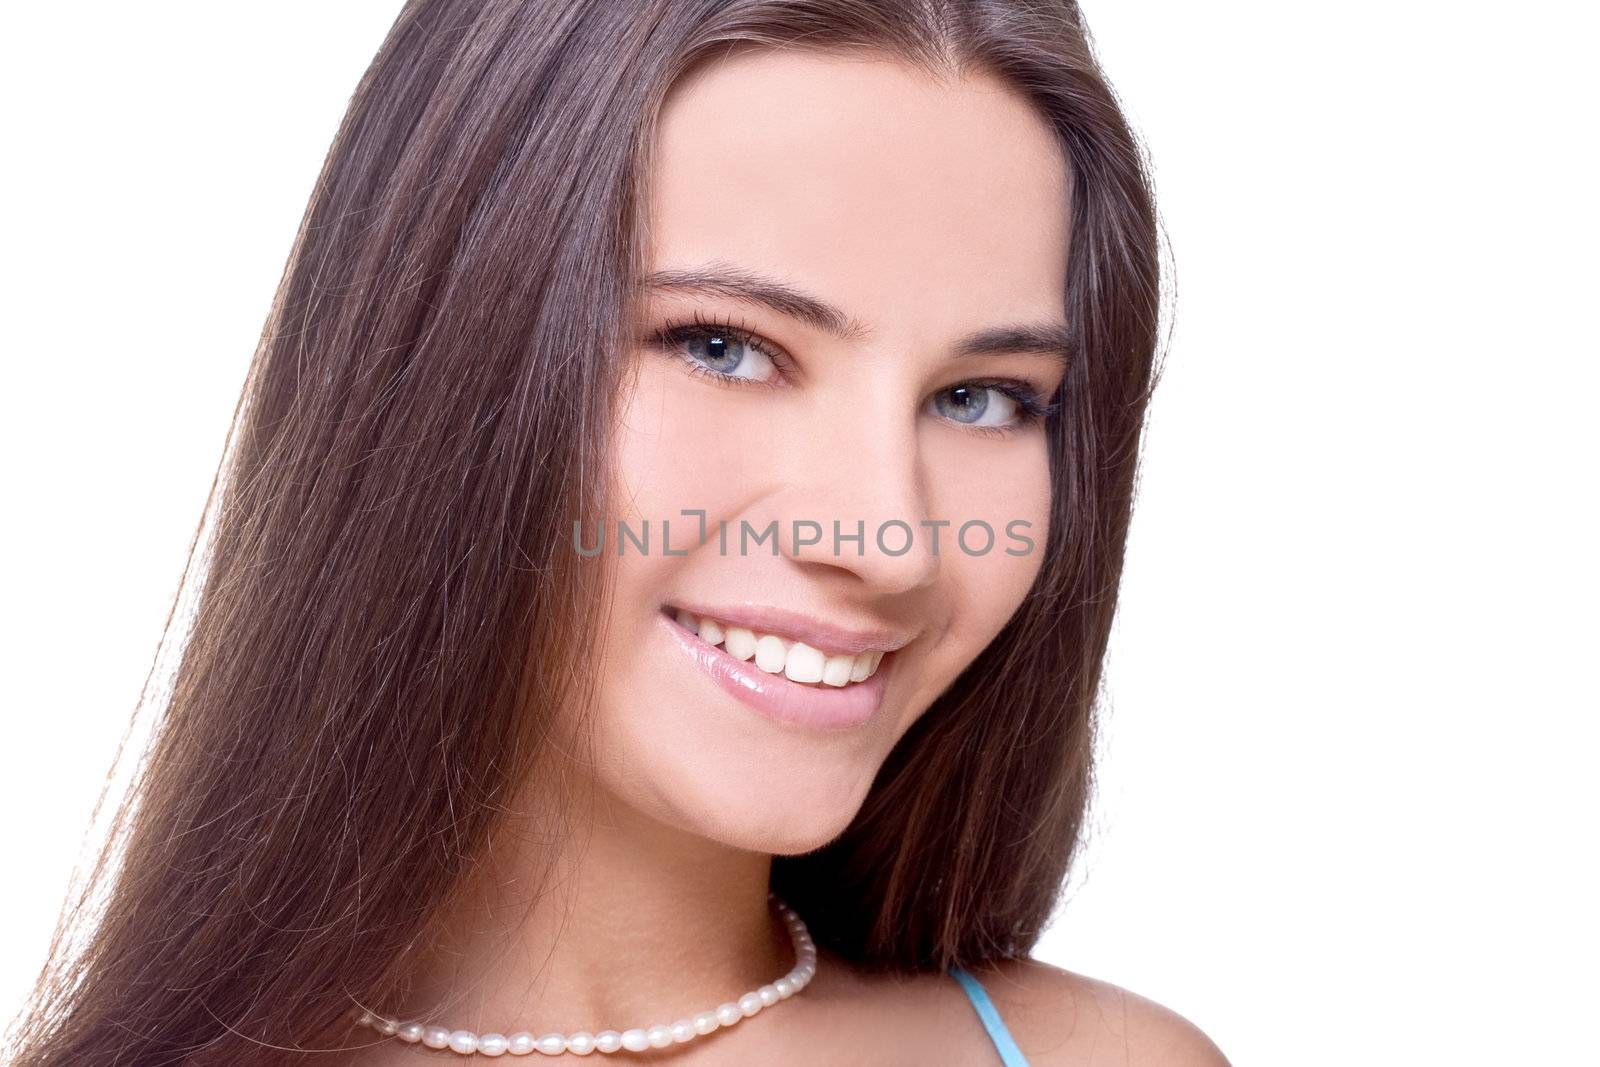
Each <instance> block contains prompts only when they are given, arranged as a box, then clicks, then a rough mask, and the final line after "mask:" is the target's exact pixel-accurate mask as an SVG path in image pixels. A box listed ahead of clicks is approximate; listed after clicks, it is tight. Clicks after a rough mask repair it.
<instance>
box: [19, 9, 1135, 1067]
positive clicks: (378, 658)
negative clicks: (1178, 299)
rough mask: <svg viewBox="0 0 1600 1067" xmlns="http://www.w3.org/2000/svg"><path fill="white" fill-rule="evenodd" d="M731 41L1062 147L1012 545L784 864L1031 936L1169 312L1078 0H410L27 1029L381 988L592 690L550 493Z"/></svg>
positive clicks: (170, 1019)
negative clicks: (657, 128) (1023, 113)
mask: <svg viewBox="0 0 1600 1067" xmlns="http://www.w3.org/2000/svg"><path fill="white" fill-rule="evenodd" d="M750 47H757V48H761V47H774V48H777V47H782V48H805V49H819V50H827V51H832V52H838V51H842V50H852V51H862V52H872V53H877V54H884V55H887V56H891V57H894V58H898V59H900V60H903V61H905V62H908V63H912V64H914V65H916V66H917V67H919V68H920V69H923V70H925V71H926V72H927V73H928V74H930V75H931V76H935V77H941V78H944V77H950V76H952V75H957V74H961V73H963V72H968V71H984V72H988V73H992V74H995V75H998V76H999V77H1000V78H1002V79H1004V80H1005V81H1006V82H1007V83H1008V84H1010V85H1011V86H1012V87H1013V88H1014V89H1015V90H1016V91H1017V92H1019V93H1021V94H1023V95H1024V96H1025V97H1026V98H1027V99H1028V100H1030V101H1031V102H1032V103H1033V104H1034V106H1035V107H1036V108H1037V109H1038V111H1039V112H1040V113H1041V114H1042V115H1043V116H1044V117H1045V118H1046V119H1047V121H1048V123H1049V126H1050V127H1051V129H1053V130H1054V132H1055V133H1056V135H1057V137H1058V138H1059V141H1060V145H1061V148H1062V150H1063V152H1064V153H1065V155H1066V158H1067V160H1068V162H1069V164H1070V169H1071V172H1072V177H1073V183H1072V196H1071V205H1070V211H1071V239H1070V248H1069V250H1068V264H1069V266H1068V277H1067V278H1066V280H1065V282H1066V308H1065V311H1066V317H1067V321H1068V322H1069V324H1070V326H1071V329H1072V330H1073V332H1074V339H1075V352H1074V358H1073V360H1072V361H1071V365H1070V369H1069V372H1068V374H1067V377H1066V380H1065V382H1064V383H1063V387H1062V393H1061V396H1060V397H1059V399H1060V400H1061V401H1062V402H1063V405H1064V407H1063V409H1062V411H1061V413H1060V414H1059V415H1058V416H1056V417H1054V418H1052V419H1051V421H1050V423H1049V425H1048V433H1049V435H1050V443H1051V450H1052V455H1051V468H1052V477H1053V496H1054V502H1053V511H1052V517H1051V527H1050V535H1049V538H1048V540H1047V543H1046V544H1045V545H1044V547H1043V552H1044V559H1043V563H1042V568H1041V571H1040V573H1039V576H1038V579H1037V581H1036V583H1035V586H1034V588H1033V589H1032V590H1031V592H1030V593H1029V595H1028V597H1027V599H1026V601H1025V602H1024V603H1023V604H1022V605H1021V607H1020V609H1019V610H1018V611H1017V613H1016V614H1015V616H1014V617H1013V618H1012V620H1011V621H1010V623H1009V624H1008V625H1007V626H1006V628H1005V630H1004V631H1003V632H1002V633H1001V634H1000V635H999V636H998V637H997V638H996V639H995V640H994V641H993V642H992V643H991V645H990V646H989V647H988V648H986V649H985V650H984V651H983V653H982V654H981V655H979V656H978V657H977V659H976V660H975V661H974V662H973V663H972V664H971V666H970V667H969V668H968V669H967V670H966V671H965V673H963V674H962V675H961V677H960V678H959V679H958V680H957V681H956V683H955V684H954V685H952V686H951V688H950V689H949V690H948V691H947V692H946V693H944V694H943V695H942V696H941V697H940V698H939V699H938V701H936V703H935V704H934V705H933V706H932V707H931V708H930V709H928V711H927V713H926V714H924V715H923V716H922V717H921V718H920V719H918V720H917V722H916V723H915V725H914V726H913V727H912V728H911V730H910V731H909V732H908V733H907V735H906V736H905V737H904V738H903V739H902V741H901V743H900V744H899V745H898V746H897V747H896V748H895V750H894V751H893V752H892V754H891V755H890V757H889V759H888V760H887V761H886V763H885V765H884V767H883V768H882V771H881V773H880V775H879V776H878V779H877V781H876V783H875V785H874V787H873V789H872V791H871V794H870V795H869V797H868V798H867V800H866V802H865V804H864V806H863V807H862V809H861V811H860V812H859V814H858V816H857V817H856V819H855V820H854V822H853V823H852V825H851V826H850V827H849V829H848V830H847V831H846V832H845V833H844V834H843V835H842V836H840V837H839V838H837V839H836V840H834V841H833V842H831V843H830V844H828V845H827V846H826V847H824V848H822V849H820V850H818V851H816V852H812V853H809V854H805V855H799V856H780V857H777V858H776V860H775V861H774V875H773V879H774V888H775V889H776V890H777V891H778V892H779V893H780V894H782V895H783V896H785V897H786V898H787V899H789V900H790V901H791V902H792V903H793V904H794V905H795V906H796V907H797V908H798V909H799V910H800V911H801V912H802V913H803V914H804V915H805V916H806V917H807V920H808V922H809V923H810V924H811V928H812V930H813V932H814V934H815V936H816V937H817V940H818V941H819V943H821V944H823V945H826V946H828V947H830V948H831V949H833V950H834V951H837V952H840V953H843V954H845V955H847V956H849V957H851V958H853V959H855V960H857V961H859V962H860V963H861V964H862V965H863V966H864V967H868V968H873V969H879V970H884V971H901V972H903V971H910V970H917V969H931V968H947V967H949V966H951V965H953V964H957V963H962V964H972V963H976V962H978V961H980V960H983V959H985V958H992V957H997V956H1016V955H1025V954H1026V953H1027V952H1028V951H1029V950H1030V948H1031V946H1032V945H1033V944H1034V942H1035V940H1036V939H1037V937H1038V936H1039V934H1040V932H1041V930H1042V928H1043V927H1044V926H1045V924H1046V923H1047V921H1048V920H1049V919H1050V918H1051V916H1052V913H1053V911H1054V909H1055V907H1056V905H1057V903H1058V900H1059V897H1060V893H1061V890H1062V885H1063V881H1064V879H1065V877H1066V874H1067V872H1068V870H1069V866H1070V864H1071V862H1072V859H1073V858H1074V855H1075V853H1076V850H1077V846H1078V842H1079V840H1080V831H1081V828H1082V825H1083V820H1084V813H1085V808H1086V804H1087V801H1088V797H1089V791H1090V781H1091V755H1092V750H1093V747H1094V746H1093V740H1094V712H1095V705H1096V693H1097V690H1098V686H1099V680H1100V674H1101V663H1102V659H1103V655H1104V652H1105V648H1106V643H1107V638H1108V635H1109V631H1110V627H1111V622H1112V615H1113V611H1114V609H1115V605H1116V601H1117V588H1118V584H1119V580H1120V574H1121V568H1122V560H1123V552H1124V544H1125V540H1126V533H1127V528H1128V522H1129V516H1130V510H1131V507H1132V497H1133V488H1134V479H1135V471H1136V465H1137V458H1138V446H1139V442H1140V437H1141V430H1142V426H1143V422H1144V415H1145V408H1146V402H1147V399H1148V396H1149V392H1150V389H1151V388H1152V386H1153V384H1154V381H1155V378H1156V376H1157V375H1156V370H1157V368H1156V356H1157V350H1158V340H1159V337H1158V334H1159V328H1158V319H1159V317H1160V316H1159V310H1160V308H1159V305H1160V291H1161V284H1160V283H1161V269H1160V255H1159V241H1158V237H1159V232H1160V231H1159V226H1158V223H1157V219H1156V214H1155V210H1154V205H1153V200H1152V195H1151V190H1150V186H1149V181H1148V169H1147V164H1146V163H1145V161H1144V154H1143V152H1142V150H1141V148H1140V146H1139V144H1138V142H1137V140H1136V139H1135V137H1134V136H1133V134H1132V133H1131V131H1130V130H1129V128H1128V126H1127V124H1126V122H1125V120H1124V118H1123V116H1122V114H1121V113H1120V110H1119V107H1118V105H1117V102H1116V99H1115V97H1114V95H1113V93H1112V92H1111V90H1110V88H1109V87H1108V85H1107V83H1106V81H1105V79H1104V77H1103V76H1102V74H1101V72H1100V70H1099V68H1098V64H1097V62H1096V60H1095V58H1094V55H1093V52H1092V49H1091V47H1090V43H1089V39H1088V37H1087V31H1086V29H1085V27H1084V25H1083V22H1082V19H1081V17H1080V14H1079V12H1078V10H1077V8H1076V5H1075V4H1073V3H1070V2H1068V0H973V2H959V0H920V2H919V0H801V2H796V0H783V2H776V0H411V2H409V3H407V4H406V5H405V8H404V10H403V11H402V12H401V13H400V15H399V18H398V20H397V21H396V22H395V24H394V27H393V29H392V30H391V31H390V33H389V35H388V37H387V39H386V40H385V41H384V43H383V45H382V47H381V49H380V50H379V52H378V54H377V56H376V58H375V59H374V60H373V62H372V64H371V66H370V68H369V69H368V70H367V72H366V74H365V75H364V76H363V78H362V79H361V82H360V85H359V87H358V88H357V90H356V92H355V94H354V96H353V98H352V100H351V102H350V106H349V110H348V113H347V114H346V116H345V118H344V121H343V123H342V125H341V127H340V129H339V132H338V135H337V137H336V139H335V141H334V143H333V146H332V148H331V150H330V151H329V153H328V156H327V159H326V161H325V163H324V165H323V168H322V173H321V175H320V177H319V179H318V181H317V184H316V188H315V191H314V193H313V194H312V197H311V200H310V203H309V205H308V207H307V210H306V213H305V216H304V219H303V222H302V224H301V227H300V231H299V235H298V238H297V240H296V242H295V245H294V248H293V251H292V253H291V255H290V257H289V261H288V264H287V267H286V269H285V271H284V275H283V278H282V281H281V283H280V286H279V289H278V292H277V294H276V298H275V300H274V304H273V307H272V311H271V314H270V317H269V320H268V322H267V324H266V329H265V331H264V333H263V336H262V339H261V343H260V345H259V347H258V349H257V351H256V354H255V358H254V361H253V363H252V365H251V368H250V371H249V376H248V380H247V381H246V383H245V386H244V389H243V392H242V394H241V397H240V402H239V407H238V409H237V411H236V413H235V419H234V425H233V430H232V431H231V433H230V435H229V441H228V447H227V448H226V450H225V454H224V456H223V458H222V462H221V464H220V466H219V468H218V473H217V478H216V480H215V482H214V484H213V489H212V495H211V498H210V499H209V500H208V503H207V506H206V509H205V512H204V514H203V515H202V518H201V521H200V527H199V529H198V530H197V531H196V536H195V542H194V544H193V545H192V547H191V551H190V562H189V566H188V567H187V568H186V570H185V575H184V589H192V588H193V587H194V584H195V583H196V582H197V581H198V583H199V585H198V589H199V593H198V597H197V599H196V607H195V610H194V614H193V619H192V622H191V623H190V624H189V630H188V634H187V639H186V640H185V641H183V642H182V645H181V654H180V655H179V656H178V657H177V661H176V666H175V669H174V671H173V672H172V677H171V679H170V682H166V681H163V683H162V684H160V685H158V686H156V687H155V688H154V691H155V692H159V693H161V694H162V699H161V700H160V701H152V700H150V699H147V698H149V697H150V695H151V693H152V685H151V683H150V682H149V681H147V683H146V687H145V691H144V692H143V693H142V694H141V698H140V706H141V709H142V710H143V709H149V708H155V709H156V711H157V712H158V716H159V717H158V719H157V720H156V729H155V730H154V732H153V734H152V740H151V743H150V745H149V747H148V748H147V749H146V750H145V751H144V752H143V753H142V757H143V758H142V762H141V764H140V766H139V773H138V775H137V777H136V779H135V782H134V786H133V788H132V789H131V790H130V791H129V792H128V794H127V796H126V798H125V799H124V800H123V801H122V803H121V805H120V807H118V809H117V817H116V819H115V820H114V822H113V825H112V827H111V832H110V833H109V834H108V836H107V839H106V844H105V848H104V851H103V852H101V853H100V854H99V856H98V860H97V862H96V863H95V864H94V865H93V869H92V870H90V871H89V872H88V875H87V877H86V878H85V879H83V880H82V887H83V888H82V889H81V892H80V891H77V890H75V891H74V893H73V894H72V897H71V899H69V900H68V902H67V905H66V908H65V909H64V911H63V915H62V919H61V923H60V925H59V926H58V929H57V933H56V939H55V942H54V944H53V946H52V951H51V959H50V961H49V963H48V964H47V966H46V967H45V969H44V971H43V973H42V974H41V977H40V980H39V983H38V987H37V989H36V990H35V993H34V996H33V998H32V1000H31V1002H30V1003H29V1005H28V1006H27V1008H26V1010H25V1011H24V1013H23V1015H22V1016H21V1017H20V1025H19V1026H18V1027H17V1030H16V1033H15V1034H14V1036H13V1049H14V1050H15V1052H16V1054H17V1056H18V1058H17V1059H16V1060H15V1063H17V1064H18V1065H19V1067H44V1065H66V1064H95V1065H97V1067H111V1065H120V1064H137V1065H149V1064H169V1063H190V1064H231V1065H249V1064H258V1063H281V1062H285V1061H286V1060H288V1059H291V1058H295V1053H296V1050H302V1049H317V1048H328V1047H335V1046H338V1045H341V1044H343V1043H345V1041H346V1040H347V1039H348V1038H349V1036H350V1034H349V1031H348V1030H347V1029H346V1027H347V1025H348V1014H347V1013H348V1011H349V1009H350V1008H351V1006H352V1004H356V1003H360V1004H383V1003H387V1002H391V1001H390V998H391V996H392V995H393V994H394V993H395V992H396V991H397V990H399V989H401V988H402V987H403V984H404V980H405V978H404V975H405V965H406V951H407V949H408V947H410V946H411V945H412V944H413V942H414V941H415V940H416V939H417V938H418V936H419V931H426V930H427V929H428V924H429V922H430V921H432V919H433V918H434V917H435V916H436V915H437V914H438V913H439V909H440V907H441V904H442V903H443V902H445V901H446V900H447V899H448V898H449V897H450V895H451V893H452V891H453V890H455V889H456V887H458V886H459V885H460V884H461V882H462V881H463V879H464V876H465V875H466V874H467V873H468V872H469V871H470V869H471V868H472V867H473V865H474V863H475V862H476V861H477V859H478V858H480V857H481V856H482V854H483V850H484V849H485V848H486V847H487V843H488V842H489V840H490V839H491V837H492V835H493V834H494V832H495V829H496V827H497V825H499V820H500V819H501V818H502V816H503V809H504V807H505V805H506V804H507V802H508V801H509V799H510V798H511V797H512V796H513V794H514V792H515V790H516V789H517V787H518V784H519V783H520V782H522V781H524V779H525V778H526V776H527V775H528V773H529V772H530V769H531V768H532V767H533V765H534V761H535V759H536V758H537V757H538V755H539V754H540V752H541V744H542V740H543V739H544V738H545V736H546V733H547V732H548V731H549V729H550V728H551V725H550V724H551V723H552V722H553V721H555V720H554V713H555V709H557V708H560V707H563V706H571V705H573V704H575V703H581V702H582V701H584V700H585V699H587V698H588V696H589V692H590V690H589V686H590V683H591V681H592V680H591V679H590V678H589V677H588V675H587V673H586V671H585V669H584V667H585V664H584V657H585V655H586V651H587V649H586V647H585V645H586V642H583V641H581V640H578V639H575V636H574V635H583V634H591V633H593V632H596V630H597V628H598V627H599V625H600V624H601V622H602V621H603V613H604V610H605V601H604V592H605V587H606V584H607V583H606V582H605V580H604V578H605V576H604V575H603V574H602V573H600V571H599V570H597V569H596V567H595V566H594V565H592V563H591V561H588V560H586V559H585V558H584V557H582V556H580V555H579V554H578V553H575V552H573V551H572V550H571V547H570V543H569V542H568V540H567V539H566V531H568V530H570V529H571V524H572V520H573V518H574V517H578V518H579V519H580V520H581V521H582V522H584V523H586V524H587V523H590V522H596V523H598V522H599V521H600V520H601V518H602V516H603V515H604V514H605V505H606V501H605V500H604V499H603V497H604V493H603V492H602V488H603V486H604V484H605V482H606V478H605V472H606V469H607V467H606V464H607V457H606V448H605V443H606V440H607V426H608V420H609V418H610V415H611V411H612V404H613V400H614V398H615V396H616V392H617V383H618V380H619V378H618V373H619V370H620V365H621V363H622V360H621V358H620V354H622V353H626V352H628V351H629V350H630V347H631V345H632V342H633V337H632V330H631V325H630V320H631V308H632V307H633V303H632V301H633V300H634V294H635V293H636V292H637V288H636V287H637V285H638V282H639V279H640V278H641V276H642V272H643V267H644V264H642V263H641V261H640V259H641V252H640V249H641V247H642V240H641V234H642V233H643V232H645V227H646V225H647V223H648V219H647V218H646V215H645V210H644V208H645V203H644V199H643V196H642V190H643V189H644V188H645V185H644V176H645V175H646V174H648V172H649V161H650V158H651V139H652V136H653V130H654V120H655V117H656V115H657V114H658V111H659V108H660V105H661V102H662V99H663V97H664V95H665V94H666V92H667V90H668V89H669V88H670V87H671V85H672V84H673V83H674V82H675V81H676V80H677V79H678V78H679V77H680V76H681V75H682V74H684V73H685V72H686V71H688V70H690V69H692V68H694V67H695V66H696V65H697V64H699V63H700V62H702V61H705V60H708V59H712V58H714V57H716V56H718V55H722V54H726V52H727V51H728V50H730V49H738V48H750ZM586 528H587V527H586ZM183 596H184V594H183V592H181V591H180V594H179V598H178V600H179V601H181V600H182V599H183ZM176 603H177V602H176V601H175V608H176ZM175 615H176V611H175V612H174V616H175ZM174 616H169V619H168V623H167V627H166V629H165V631H164V634H163V640H162V647H163V648H167V647H169V645H170V643H171V641H172V640H173V638H174V636H175V632H174V629H173V625H172V619H173V617H174ZM176 636H178V637H182V636H183V634H182V633H181V631H180V632H179V633H177V634H176ZM162 660H163V657H162V656H161V655H160V654H159V653H158V656H157V662H158V663H160V662H162ZM155 675H156V672H155V670H154V669H153V670H152V678H154V677H155ZM120 758H121V757H120V755H119V759H120Z"/></svg>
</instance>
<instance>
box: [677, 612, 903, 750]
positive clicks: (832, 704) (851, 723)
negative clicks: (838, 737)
mask: <svg viewBox="0 0 1600 1067" xmlns="http://www.w3.org/2000/svg"><path fill="white" fill-rule="evenodd" d="M657 615H658V616H659V618H660V621H661V625H662V626H665V627H666V628H667V631H668V632H669V634H670V636H671V638H672V639H673V640H674V641H676V642H677V643H678V646H679V647H680V648H682V649H683V650H684V651H685V652H686V653H688V654H689V657H690V658H691V659H692V660H694V662H695V663H697V664H699V666H700V668H701V669H702V670H704V671H705V672H706V673H707V674H709V675H710V676H711V679H712V681H714V682H716V683H717V685H719V686H721V687H722V688H723V689H724V690H726V691H727V692H728V693H730V694H732V695H733V696H735V697H737V698H738V699H739V700H741V701H743V702H744V703H745V704H747V705H749V706H750V707H752V708H754V709H755V710H756V711H759V712H761V713H762V714H763V715H765V716H767V717H768V718H771V719H776V720H778V721H780V722H787V723H792V724H794V725H796V726H802V727H806V728H808V729H813V730H848V729H850V728H851V727H855V726H860V725H861V724H862V723H864V722H866V721H867V720H868V719H871V718H872V716H873V715H874V714H876V713H877V710H878V708H879V707H881V706H882V704H883V690H884V685H885V683H886V681H887V678H888V673H889V667H890V661H892V660H893V659H894V653H892V652H891V653H889V654H887V655H886V656H884V658H883V661H882V662H881V663H879V664H878V669H877V671H876V672H875V673H874V674H873V675H872V677H870V678H867V679H866V680H864V681H860V682H852V683H850V684H849V685H847V686H843V687H842V688H841V687H835V686H824V685H802V684H801V683H799V682H791V681H790V680H789V679H788V678H785V677H784V676H783V675H781V674H768V673H767V672H766V671H764V670H762V669H761V668H759V667H757V666H756V665H755V664H754V663H751V662H747V661H745V660H741V659H737V658H735V657H734V656H731V655H729V654H728V653H727V652H726V651H725V650H724V649H722V648H720V647H718V646H716V645H709V644H707V643H706V642H704V641H702V640H700V638H699V637H698V636H697V635H695V634H692V633H690V632H689V631H688V630H686V629H684V628H683V627H682V626H680V625H678V623H677V621H676V620H675V619H673V618H671V617H670V616H668V615H667V614H666V613H665V612H658V613H657Z"/></svg>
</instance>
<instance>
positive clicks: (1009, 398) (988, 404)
mask: <svg viewBox="0 0 1600 1067" xmlns="http://www.w3.org/2000/svg"><path fill="white" fill-rule="evenodd" d="M930 402H931V406H932V408H933V412H934V414H936V415H939V416H942V417H943V418H947V419H949V420H950V421H951V422H955V423H959V424H960V425H962V426H967V427H971V428H972V429H975V430H982V431H984V432H986V433H998V434H1006V433H1011V432H1014V431H1017V430H1020V429H1022V428H1023V427H1025V426H1028V425H1030V424H1032V423H1034V422H1037V421H1038V420H1040V419H1043V418H1044V417H1046V416H1047V415H1051V414H1053V413H1054V412H1055V407H1054V406H1053V405H1050V404H1048V403H1046V402H1045V401H1044V400H1041V399H1040V398H1039V397H1037V396H1035V395H1034V392H1033V389H1032V387H1031V386H1029V385H1028V384H1027V383H1026V382H1018V381H1009V380H1005V381H992V382H988V381H976V382H962V383H960V384H959V385H953V386H951V387H950V388H948V389H941V390H940V391H939V392H937V393H935V394H933V396H932V397H931V398H930Z"/></svg>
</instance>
